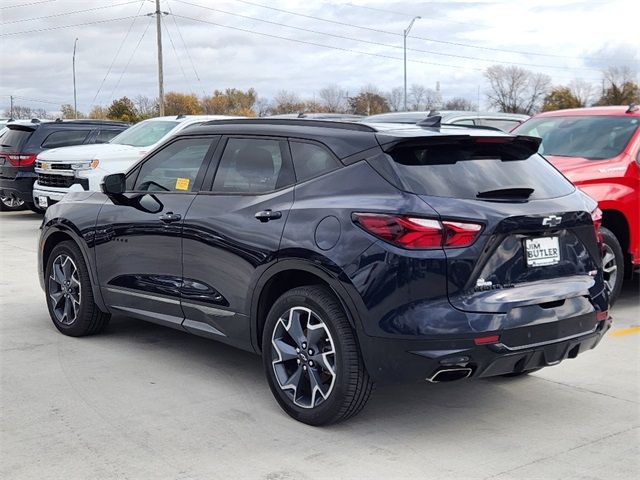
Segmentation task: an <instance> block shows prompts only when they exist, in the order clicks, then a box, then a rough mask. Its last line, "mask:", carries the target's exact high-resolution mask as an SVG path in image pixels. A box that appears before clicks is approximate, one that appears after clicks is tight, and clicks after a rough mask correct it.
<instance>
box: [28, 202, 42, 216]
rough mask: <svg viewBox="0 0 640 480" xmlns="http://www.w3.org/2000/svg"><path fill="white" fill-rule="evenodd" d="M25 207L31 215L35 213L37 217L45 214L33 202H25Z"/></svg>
mask: <svg viewBox="0 0 640 480" xmlns="http://www.w3.org/2000/svg"><path fill="white" fill-rule="evenodd" d="M25 205H26V206H27V208H28V209H29V210H31V211H32V212H33V213H37V214H38V215H44V212H46V210H45V209H44V208H40V207H39V206H38V205H36V204H35V203H33V202H25Z"/></svg>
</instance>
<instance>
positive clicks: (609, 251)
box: [600, 227, 624, 305]
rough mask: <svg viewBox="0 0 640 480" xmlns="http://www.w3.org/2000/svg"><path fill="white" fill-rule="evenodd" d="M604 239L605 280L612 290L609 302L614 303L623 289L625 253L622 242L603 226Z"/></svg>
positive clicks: (603, 267) (601, 229)
mask: <svg viewBox="0 0 640 480" xmlns="http://www.w3.org/2000/svg"><path fill="white" fill-rule="evenodd" d="M600 231H601V232H602V240H603V241H604V255H603V258H602V270H603V272H604V281H605V283H607V285H609V289H610V291H611V294H610V297H609V304H610V305H613V304H614V303H615V301H616V300H617V299H618V296H619V295H620V290H622V282H623V281H624V254H623V253H622V247H621V246H620V242H618V239H617V238H616V236H615V235H614V234H613V232H612V231H611V230H609V229H608V228H604V227H601V228H600Z"/></svg>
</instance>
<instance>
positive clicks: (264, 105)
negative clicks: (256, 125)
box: [253, 97, 271, 117]
mask: <svg viewBox="0 0 640 480" xmlns="http://www.w3.org/2000/svg"><path fill="white" fill-rule="evenodd" d="M253 108H254V110H255V111H256V114H257V115H258V116H259V117H266V116H267V115H269V112H270V111H271V102H270V101H269V100H268V99H266V98H264V97H258V98H257V99H256V103H255V105H254V106H253Z"/></svg>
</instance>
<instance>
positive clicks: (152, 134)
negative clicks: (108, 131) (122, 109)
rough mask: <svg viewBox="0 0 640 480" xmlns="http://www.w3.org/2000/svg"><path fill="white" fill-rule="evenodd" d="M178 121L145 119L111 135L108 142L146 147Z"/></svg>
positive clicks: (162, 135)
mask: <svg viewBox="0 0 640 480" xmlns="http://www.w3.org/2000/svg"><path fill="white" fill-rule="evenodd" d="M179 123H180V122H171V121H164V120H147V121H144V122H140V123H138V124H137V125H134V126H133V127H131V128H128V129H126V130H125V131H124V132H122V133H121V134H120V135H117V136H115V137H113V138H112V139H111V141H110V142H109V143H115V144H118V145H131V146H132V147H148V146H149V145H153V144H154V143H156V142H158V140H160V139H161V138H162V137H164V136H165V135H166V134H167V133H169V131H171V130H172V129H173V128H174V127H175V126H176V125H178V124H179Z"/></svg>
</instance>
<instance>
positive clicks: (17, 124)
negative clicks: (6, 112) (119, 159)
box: [4, 118, 130, 130]
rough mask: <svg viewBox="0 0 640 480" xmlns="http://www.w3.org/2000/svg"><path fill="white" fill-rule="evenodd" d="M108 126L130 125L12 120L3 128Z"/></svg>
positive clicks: (110, 122)
mask: <svg viewBox="0 0 640 480" xmlns="http://www.w3.org/2000/svg"><path fill="white" fill-rule="evenodd" d="M63 125H64V126H67V125H69V126H71V125H73V126H85V125H86V126H98V127H99V126H110V127H129V126H130V124H129V123H127V122H120V121H117V120H81V119H79V120H60V119H57V120H55V121H54V120H45V121H40V120H38V119H35V118H34V119H32V120H14V121H11V122H7V123H6V124H5V125H4V126H5V127H8V128H10V129H18V130H25V129H36V128H38V127H46V126H52V127H56V128H60V126H63Z"/></svg>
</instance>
